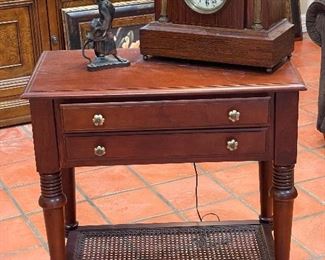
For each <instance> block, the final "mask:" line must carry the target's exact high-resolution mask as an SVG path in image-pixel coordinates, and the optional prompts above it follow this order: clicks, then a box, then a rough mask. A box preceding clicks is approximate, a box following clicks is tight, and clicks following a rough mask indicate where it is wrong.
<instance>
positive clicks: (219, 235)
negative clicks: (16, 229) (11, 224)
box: [67, 221, 274, 260]
mask: <svg viewBox="0 0 325 260" xmlns="http://www.w3.org/2000/svg"><path fill="white" fill-rule="evenodd" d="M271 231H272V228H271V226H270V225H265V224H260V223H259V222H256V221H255V222H252V221H250V222H247V221H245V222H224V223H223V222H217V223H213V222H207V223H171V224H140V225H117V226H97V227H94V226H93V227H92V226H88V227H81V228H78V229H77V230H75V231H72V232H70V234H69V237H68V242H67V256H68V257H67V258H68V259H69V260H70V259H73V260H74V259H78V260H91V259H96V260H102V259H105V260H106V259H110V260H122V259H123V260H126V259H139V260H145V259H146V260H158V259H159V260H160V259H166V260H176V259H178V260H183V259H186V260H192V259H195V260H201V259H202V260H203V259H204V260H205V259H209V260H210V259H223V260H224V259H228V260H234V259H247V260H261V259H262V260H269V259H274V252H273V239H272V234H271Z"/></svg>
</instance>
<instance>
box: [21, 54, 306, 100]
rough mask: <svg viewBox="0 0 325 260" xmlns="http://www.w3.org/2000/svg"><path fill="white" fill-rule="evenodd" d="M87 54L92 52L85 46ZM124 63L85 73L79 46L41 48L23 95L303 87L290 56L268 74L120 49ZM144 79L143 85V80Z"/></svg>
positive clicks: (226, 91) (187, 93)
mask: <svg viewBox="0 0 325 260" xmlns="http://www.w3.org/2000/svg"><path fill="white" fill-rule="evenodd" d="M88 54H91V55H93V54H92V51H89V53H88ZM119 56H121V57H123V58H127V59H128V60H130V61H131V66H129V67H125V68H114V69H106V70H102V71H96V72H89V71H87V69H86V65H87V60H85V59H84V58H83V57H82V55H81V51H80V50H66V51H64V50H61V51H48V52H44V53H43V54H42V55H41V57H40V59H39V61H38V64H37V66H36V68H35V70H34V73H33V75H32V77H31V79H30V82H29V84H28V86H27V88H26V90H25V93H24V94H23V96H22V97H23V98H51V99H60V98H80V97H83V98H94V97H102V98H105V97H108V98H109V97H124V98H125V97H131V96H132V97H136V96H139V97H140V96H146V97H148V96H165V95H168V96H169V97H170V96H177V95H181V96H191V95H198V94H199V95H211V94H232V93H236V94H241V93H256V92H279V91H299V90H304V89H305V86H304V83H303V80H302V79H301V77H300V75H299V73H298V72H297V71H296V69H295V67H294V66H293V65H292V64H291V62H290V61H288V62H286V63H285V64H284V65H283V66H281V67H280V68H279V69H277V70H276V71H275V72H273V73H267V72H265V71H264V70H262V69H256V68H248V67H239V66H230V65H222V64H213V63H202V62H201V63H200V62H191V61H180V60H177V61H176V60H172V59H158V58H151V59H149V60H148V61H144V60H143V58H142V56H141V55H140V52H139V50H138V49H120V50H119ZM144 83H145V84H144Z"/></svg>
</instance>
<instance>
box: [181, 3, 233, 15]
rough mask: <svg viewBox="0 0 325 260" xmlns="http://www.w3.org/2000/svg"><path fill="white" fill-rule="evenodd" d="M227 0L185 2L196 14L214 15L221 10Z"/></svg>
mask: <svg viewBox="0 0 325 260" xmlns="http://www.w3.org/2000/svg"><path fill="white" fill-rule="evenodd" d="M226 2H227V0H185V3H186V4H187V5H188V6H189V7H190V8H191V9H192V10H194V11H195V12H198V13H201V14H212V13H215V12H217V11H218V10H220V9H221V8H222V7H223V6H224V4H225V3H226Z"/></svg>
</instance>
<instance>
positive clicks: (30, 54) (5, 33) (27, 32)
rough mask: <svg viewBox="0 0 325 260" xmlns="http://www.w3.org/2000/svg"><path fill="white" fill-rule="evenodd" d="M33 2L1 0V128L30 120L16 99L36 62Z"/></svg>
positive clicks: (25, 102) (26, 107)
mask: <svg viewBox="0 0 325 260" xmlns="http://www.w3.org/2000/svg"><path fill="white" fill-rule="evenodd" d="M36 21H37V19H36V17H35V3H34V2H33V1H3V0H2V1H1V0H0V53H1V55H0V127H2V126H7V125H12V124H17V123H23V122H27V121H29V106H28V102H27V101H25V100H21V99H20V98H19V96H20V94H21V93H22V92H23V89H24V87H25V86H26V83H27V81H28V79H29V75H30V74H31V73H32V70H33V68H34V65H35V62H36V56H37V55H38V53H37V52H38V51H37V41H36V40H35V39H36V37H35V23H36Z"/></svg>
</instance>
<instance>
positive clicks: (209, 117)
mask: <svg viewBox="0 0 325 260" xmlns="http://www.w3.org/2000/svg"><path fill="white" fill-rule="evenodd" d="M270 101H271V98H270V97H253V98H224V99H221V98H220V99H211V100H177V101H166V100H165V101H146V102H145V101H140V102H115V103H114V102H110V103H105V102H104V103H87V104H83V103H76V104H63V105H61V113H62V115H61V118H62V120H63V122H62V125H63V128H64V131H65V132H87V131H88V132H89V131H91V132H102V131H132V130H154V129H160V130H161V129H194V128H226V127H228V128H232V127H245V126H246V127H247V126H255V127H256V126H266V125H268V124H269V120H270V115H269V114H270V110H271V108H270ZM148 108H150V109H148ZM232 110H236V111H238V112H239V113H240V117H239V119H238V121H236V122H233V121H231V120H229V112H230V111H232ZM252 110H254V111H256V113H254V114H252V113H251V112H250V111H252ZM80 113H82V114H83V117H82V118H80V116H79V115H80ZM94 115H102V116H103V117H104V120H105V121H104V123H103V125H102V126H95V125H94V123H93V121H92V119H93V117H94ZM139 115H141V116H139ZM76 119H77V120H76Z"/></svg>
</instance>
